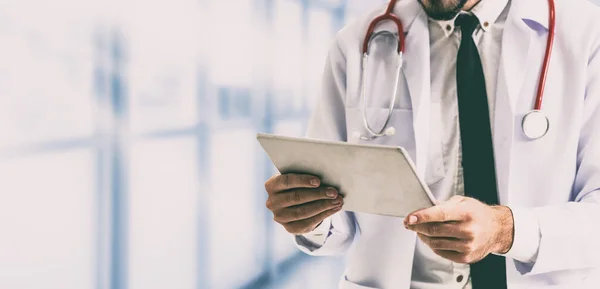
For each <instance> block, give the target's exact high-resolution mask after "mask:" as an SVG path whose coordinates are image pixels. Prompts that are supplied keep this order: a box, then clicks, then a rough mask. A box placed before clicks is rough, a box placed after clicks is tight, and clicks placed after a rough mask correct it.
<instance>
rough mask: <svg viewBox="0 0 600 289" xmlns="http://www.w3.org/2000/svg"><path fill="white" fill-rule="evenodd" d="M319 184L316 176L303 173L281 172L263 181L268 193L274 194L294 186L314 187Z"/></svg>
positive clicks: (294, 187)
mask: <svg viewBox="0 0 600 289" xmlns="http://www.w3.org/2000/svg"><path fill="white" fill-rule="evenodd" d="M320 184H321V180H320V179H319V178H318V177H315V176H311V175H304V174H283V175H277V176H273V177H271V178H270V179H269V180H267V181H266V182H265V189H266V190H267V192H268V193H269V194H276V193H279V192H282V191H287V190H290V189H296V188H316V187H318V186H319V185H320Z"/></svg>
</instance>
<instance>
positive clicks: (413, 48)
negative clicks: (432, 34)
mask: <svg viewBox="0 0 600 289" xmlns="http://www.w3.org/2000/svg"><path fill="white" fill-rule="evenodd" d="M415 2H416V1H415ZM405 45H406V48H405V50H404V52H405V55H404V64H403V67H402V72H403V74H404V78H405V79H406V82H407V84H408V90H409V93H410V99H411V103H412V109H413V126H414V132H415V147H416V152H415V155H416V160H415V162H416V167H417V171H418V173H419V175H420V176H421V177H425V169H426V165H427V156H428V147H429V146H428V144H429V134H430V126H429V122H430V121H429V119H430V117H429V116H430V107H431V103H430V102H431V86H430V83H431V82H430V61H429V26H428V24H427V15H426V14H425V13H424V12H421V13H419V14H418V15H417V17H416V19H415V20H414V22H413V23H412V25H411V27H410V29H409V31H408V33H407V35H406V38H405Z"/></svg>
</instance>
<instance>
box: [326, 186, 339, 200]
mask: <svg viewBox="0 0 600 289" xmlns="http://www.w3.org/2000/svg"><path fill="white" fill-rule="evenodd" d="M325 195H327V196H328V197H330V198H335V197H337V194H336V193H335V189H334V188H327V190H325Z"/></svg>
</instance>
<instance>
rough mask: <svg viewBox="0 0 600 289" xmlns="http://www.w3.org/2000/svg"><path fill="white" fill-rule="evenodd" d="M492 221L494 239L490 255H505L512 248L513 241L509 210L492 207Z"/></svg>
mask: <svg viewBox="0 0 600 289" xmlns="http://www.w3.org/2000/svg"><path fill="white" fill-rule="evenodd" d="M492 209H493V210H494V213H495V214H494V215H495V216H494V219H495V221H496V228H497V230H496V238H494V246H493V247H492V248H493V250H492V253H495V254H506V253H507V252H508V251H510V249H511V248H512V244H513V240H514V233H515V231H514V228H515V226H514V219H513V214H512V211H511V210H510V208H508V207H507V206H494V207H492Z"/></svg>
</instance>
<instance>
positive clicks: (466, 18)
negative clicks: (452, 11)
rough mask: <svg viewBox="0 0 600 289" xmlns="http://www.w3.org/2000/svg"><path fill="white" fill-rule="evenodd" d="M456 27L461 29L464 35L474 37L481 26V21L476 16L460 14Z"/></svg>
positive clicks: (455, 23)
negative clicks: (476, 29)
mask: <svg viewBox="0 0 600 289" xmlns="http://www.w3.org/2000/svg"><path fill="white" fill-rule="evenodd" d="M454 25H455V26H458V27H460V30H461V32H462V35H469V36H470V35H472V34H473V31H475V28H477V26H478V25H479V19H477V16H475V15H469V14H460V15H458V17H456V20H455V21H454Z"/></svg>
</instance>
